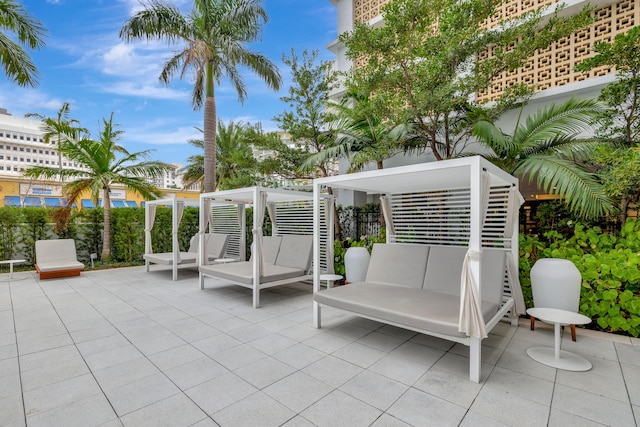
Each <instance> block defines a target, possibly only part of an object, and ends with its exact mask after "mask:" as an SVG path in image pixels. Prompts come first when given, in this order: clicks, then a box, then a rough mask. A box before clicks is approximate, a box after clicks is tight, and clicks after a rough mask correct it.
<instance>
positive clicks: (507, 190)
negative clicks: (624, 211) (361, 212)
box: [314, 156, 524, 381]
mask: <svg viewBox="0 0 640 427" xmlns="http://www.w3.org/2000/svg"><path fill="white" fill-rule="evenodd" d="M325 187H331V188H333V189H348V190H355V191H362V192H365V193H368V194H380V195H381V207H382V210H383V213H384V216H385V222H386V229H387V235H386V236H387V244H402V245H404V246H405V247H406V245H427V246H428V247H429V248H431V252H429V249H428V248H427V252H425V254H428V257H431V258H433V259H436V258H437V257H442V254H443V253H445V252H447V251H449V252H451V251H452V250H453V251H454V252H455V251H457V252H458V253H460V250H466V256H464V260H463V262H462V263H461V264H462V265H455V266H452V265H448V264H451V262H450V261H451V259H448V258H447V257H445V258H440V259H443V260H444V262H441V263H440V264H439V267H440V269H442V268H444V269H447V268H449V269H452V268H457V269H458V271H462V274H461V276H459V279H453V280H452V283H437V284H430V283H428V282H429V280H430V277H431V278H433V277H435V276H437V274H432V273H437V268H435V267H436V266H435V265H430V266H427V269H426V273H423V274H424V275H423V276H420V277H419V279H420V280H419V282H418V283H419V289H422V290H424V291H425V294H424V295H426V293H427V292H431V293H430V294H429V298H431V297H434V298H437V297H438V296H439V295H440V296H442V297H443V301H444V297H445V295H443V294H446V295H447V296H448V298H449V301H450V298H451V295H454V294H455V295H459V300H460V305H459V307H454V308H453V309H454V310H455V309H457V310H458V311H459V315H458V317H456V318H457V319H458V322H457V324H454V325H451V326H449V327H448V328H449V329H447V328H445V329H443V330H444V331H445V332H444V333H442V332H441V331H434V330H429V329H427V328H428V327H422V328H419V327H416V326H415V323H412V322H413V321H414V320H415V319H419V318H420V317H421V316H423V317H424V318H425V322H424V323H420V322H419V323H420V324H425V325H427V324H430V323H429V322H430V321H433V322H435V323H438V322H442V321H443V319H439V318H436V317H438V316H442V314H437V313H428V312H425V310H424V308H423V309H420V307H414V309H415V310H418V311H416V312H415V313H414V312H411V313H403V312H402V310H400V311H398V307H401V306H402V304H400V305H398V304H395V305H394V304H393V303H392V302H390V303H389V304H387V301H385V300H384V299H380V298H377V297H373V300H377V301H379V302H380V304H381V307H377V308H376V307H371V306H368V307H364V306H360V304H364V303H362V301H360V302H359V301H358V294H357V292H354V291H355V289H356V288H357V287H353V289H351V290H349V291H348V294H347V291H346V290H340V289H335V290H334V289H331V290H326V291H322V292H320V280H319V276H320V273H321V272H320V271H319V270H314V293H318V292H320V294H319V295H318V298H317V300H318V301H322V304H329V305H334V306H336V307H338V308H343V309H345V308H344V307H348V308H347V309H349V308H351V309H353V311H354V312H355V313H356V314H359V315H362V316H363V317H367V315H366V314H363V313H369V312H372V311H371V310H372V309H373V311H375V312H377V313H386V314H385V315H388V316H389V317H388V318H385V317H384V316H382V317H376V316H369V317H370V318H373V319H374V320H379V321H382V322H386V323H390V324H395V325H396V326H401V327H406V328H407V329H412V330H416V331H418V332H422V333H426V334H430V335H434V336H438V337H441V338H445V339H450V340H452V341H455V342H460V343H463V344H465V345H468V346H470V347H471V357H470V359H471V366H470V376H471V378H472V379H473V380H474V381H478V380H479V375H480V341H481V340H482V339H483V338H485V337H486V336H487V332H488V331H490V330H491V328H493V326H495V324H496V323H497V322H498V321H499V320H500V319H501V318H502V317H504V316H505V315H506V314H508V313H509V311H510V310H511V317H512V319H514V318H515V316H514V313H513V312H514V310H515V311H516V312H518V313H522V312H524V300H523V298H522V294H521V289H520V283H519V281H518V268H517V265H518V263H517V260H518V208H519V206H520V205H521V203H522V197H521V196H520V193H519V192H518V180H517V178H515V177H513V176H511V175H509V174H508V173H506V172H505V171H503V170H501V169H499V168H498V167H496V166H494V165H493V164H491V163H490V162H488V161H487V160H485V159H484V158H482V157H480V156H475V157H466V158H460V159H453V160H446V161H439V162H431V163H422V164H417V165H410V166H404V167H396V168H390V169H382V170H374V171H367V172H360V173H354V174H346V175H339V176H332V177H327V178H319V179H316V180H314V197H315V198H316V199H315V204H314V206H315V210H314V220H316V221H317V220H318V219H320V218H321V217H322V215H323V214H321V213H320V209H319V207H320V206H321V205H322V203H321V201H320V198H319V195H320V194H321V192H322V190H323V189H324V188H325ZM392 246H393V245H392ZM399 246H401V245H398V247H397V248H396V249H401V248H400V247H399ZM320 248H321V243H320V239H318V238H316V239H315V250H314V255H315V256H317V255H318V254H319V253H320ZM434 248H435V249H434ZM456 248H458V249H456ZM396 249H394V248H393V247H392V248H390V249H389V250H394V251H395V252H396V253H399V252H401V251H397V250H396ZM483 251H487V253H489V252H491V253H492V255H491V256H483ZM496 251H498V254H499V252H500V251H501V252H503V253H504V254H505V255H504V257H499V258H498V259H499V260H500V261H501V262H502V263H501V264H500V265H501V266H504V265H506V270H505V271H502V272H501V273H500V272H498V273H499V274H498V275H497V277H500V280H502V278H504V277H508V281H506V282H504V283H500V282H499V281H498V282H497V283H494V284H492V285H494V288H495V289H498V288H496V286H495V285H497V286H501V287H503V292H499V291H500V289H498V292H497V293H496V292H489V291H488V289H487V290H486V295H483V293H482V291H483V283H482V277H484V276H486V275H484V274H483V272H482V271H483V270H482V267H481V264H482V260H484V259H496V258H495V254H496ZM407 253H410V252H407ZM463 254H464V252H463ZM432 255H433V256H432ZM426 256H427V255H425V257H426ZM431 258H429V262H430V263H431V262H434V263H435V261H433V260H432V259H431ZM378 259H380V258H378ZM426 260H427V258H425V260H424V262H426ZM314 261H317V258H314ZM389 262H393V261H389ZM447 263H448V264H447ZM383 267H384V266H382V267H381V266H371V265H370V267H369V268H370V270H369V272H368V275H367V277H369V276H370V275H371V276H372V277H373V276H375V275H376V274H371V272H372V268H373V269H374V270H375V271H374V273H375V272H378V273H379V272H380V271H384V268H383ZM420 268H422V270H423V271H425V269H424V265H420V266H415V270H416V271H418V270H419V269H420ZM488 269H489V266H487V270H488ZM408 270H412V268H411V267H408ZM411 273H415V272H411ZM416 274H419V273H416ZM377 276H378V277H379V276H380V275H379V274H377ZM404 276H405V274H404V273H403V272H400V273H399V274H396V275H395V279H394V278H388V279H385V280H395V281H394V282H392V283H391V285H393V286H394V287H395V286H397V287H395V289H396V290H397V291H395V292H391V293H390V294H391V295H398V294H402V293H403V292H404V293H406V294H409V293H410V292H408V291H407V292H405V291H404V290H403V289H402V287H405V286H413V288H415V286H418V285H407V284H406V283H403V280H404V279H403V277H404ZM423 279H424V281H423ZM368 280H369V278H368V279H367V281H368ZM387 283H389V282H388V281H387ZM356 285H357V284H356ZM489 285H490V284H489V283H486V284H485V287H487V288H489ZM349 286H352V285H349ZM373 288H374V286H372V287H369V288H367V287H366V286H362V288H361V289H362V292H363V294H362V296H363V298H362V300H365V299H367V301H371V300H372V297H371V295H370V294H368V293H369V292H370V289H373ZM387 290H388V289H387V288H385V289H384V292H387ZM411 292H415V289H412V290H411ZM364 293H367V295H365V294H364ZM500 294H502V301H499V300H498V301H494V302H495V307H499V308H498V309H497V311H495V312H494V313H495V315H493V313H492V317H490V319H489V320H487V318H486V317H485V316H486V310H485V314H483V304H484V303H485V300H483V299H482V298H483V297H487V298H489V297H490V295H491V297H492V298H496V299H500V297H501V295H500ZM341 295H342V296H345V298H346V299H343V300H342V301H339V299H340V298H341ZM419 295H423V294H419ZM365 297H366V298H365ZM378 297H379V295H378ZM314 298H315V297H314ZM336 301H337V303H336ZM414 301H415V299H414ZM429 301H433V299H429ZM382 306H384V307H382ZM363 307H364V308H363ZM389 307H392V308H389ZM441 307H443V306H442V305H441V306H440V307H439V308H441ZM485 308H486V307H485ZM359 310H360V311H359ZM394 310H395V311H396V312H393V311H394ZM410 317H411V319H410ZM447 317H448V319H451V317H452V316H450V313H448V316H447ZM391 318H393V319H395V320H394V321H389V319H391ZM397 319H405V320H406V323H403V322H404V321H398V320H397ZM314 322H315V326H316V327H320V303H319V302H317V301H314Z"/></svg>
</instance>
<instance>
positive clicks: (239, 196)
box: [199, 187, 333, 308]
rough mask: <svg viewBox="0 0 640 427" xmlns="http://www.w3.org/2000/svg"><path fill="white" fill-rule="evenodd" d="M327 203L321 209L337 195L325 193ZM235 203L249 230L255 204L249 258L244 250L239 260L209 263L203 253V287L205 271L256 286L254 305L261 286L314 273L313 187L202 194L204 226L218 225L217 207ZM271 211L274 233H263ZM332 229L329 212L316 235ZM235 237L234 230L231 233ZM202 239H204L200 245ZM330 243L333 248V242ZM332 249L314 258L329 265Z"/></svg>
mask: <svg viewBox="0 0 640 427" xmlns="http://www.w3.org/2000/svg"><path fill="white" fill-rule="evenodd" d="M319 200H323V201H324V202H323V203H324V206H323V207H322V208H321V209H320V211H321V212H325V211H328V206H333V198H332V197H329V196H326V195H322V196H319ZM230 204H235V205H236V206H237V212H238V217H239V223H241V228H240V229H239V230H238V232H239V233H240V236H244V235H245V227H246V225H245V224H244V221H243V220H242V219H241V218H242V217H243V216H244V209H245V206H247V205H252V206H253V208H254V209H253V224H254V226H253V230H252V232H253V242H254V243H253V250H252V256H251V259H250V260H249V261H245V259H246V257H245V256H244V251H241V253H239V254H238V259H239V261H238V262H231V263H223V264H221V263H215V262H213V263H211V262H208V261H207V260H205V259H204V257H201V260H200V267H199V272H200V289H204V281H205V277H214V278H218V279H221V280H224V281H227V282H230V283H233V284H237V285H240V286H244V287H247V288H250V289H252V290H253V306H254V308H257V307H258V306H259V305H260V290H261V289H266V288H269V287H273V286H278V285H283V284H287V283H294V282H299V281H302V280H309V279H311V277H312V276H311V261H312V254H313V232H314V224H313V195H312V193H310V192H300V191H291V190H283V189H273V188H264V187H249V188H240V189H235V190H226V191H217V192H213V193H205V194H201V195H200V229H201V230H202V229H206V228H207V227H208V226H209V225H210V223H211V222H213V224H212V228H213V230H214V231H217V227H218V225H217V224H216V218H217V216H219V215H218V214H217V210H220V209H221V208H224V207H225V206H229V205H230ZM266 211H268V212H269V218H270V219H271V229H272V236H269V237H268V236H263V231H262V228H263V223H264V220H265V212H266ZM332 229H333V217H331V218H327V217H326V216H325V217H323V218H322V219H321V220H320V223H319V224H318V226H317V232H318V236H320V238H321V239H323V240H326V239H327V236H328V235H329V234H331V233H328V232H327V230H332ZM232 238H233V236H232ZM202 244H203V243H201V245H202ZM331 249H332V248H331ZM326 259H331V260H332V259H333V255H332V252H330V253H327V252H326V251H325V253H323V256H322V257H318V260H317V261H316V264H317V265H318V267H319V269H321V270H322V271H329V269H331V268H333V263H332V262H331V263H327V262H326Z"/></svg>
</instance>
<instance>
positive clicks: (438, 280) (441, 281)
mask: <svg viewBox="0 0 640 427" xmlns="http://www.w3.org/2000/svg"><path fill="white" fill-rule="evenodd" d="M467 251H468V248H461V247H456V246H431V249H430V250H429V263H428V265H427V271H426V274H425V275H424V282H423V286H422V288H423V289H425V290H429V291H435V292H442V293H445V294H451V295H460V277H461V275H462V264H463V263H464V257H465V255H466V254H467Z"/></svg>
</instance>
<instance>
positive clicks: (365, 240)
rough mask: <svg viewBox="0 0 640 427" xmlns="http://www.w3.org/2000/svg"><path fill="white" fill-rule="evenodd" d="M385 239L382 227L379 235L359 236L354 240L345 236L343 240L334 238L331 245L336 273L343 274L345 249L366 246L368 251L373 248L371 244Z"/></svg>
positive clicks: (382, 241) (383, 241)
mask: <svg viewBox="0 0 640 427" xmlns="http://www.w3.org/2000/svg"><path fill="white" fill-rule="evenodd" d="M386 241H387V237H386V233H385V230H384V229H382V230H381V231H380V236H375V235H371V236H361V237H360V238H359V239H357V240H354V239H351V238H347V239H346V240H344V241H342V242H341V241H339V240H336V241H335V242H334V245H333V251H334V252H333V254H334V263H333V268H334V271H335V272H336V274H341V275H343V276H344V273H345V269H344V255H345V254H346V253H347V249H349V248H352V247H353V248H356V247H359V248H367V250H368V251H369V253H371V251H372V250H373V245H374V244H375V243H385V242H386Z"/></svg>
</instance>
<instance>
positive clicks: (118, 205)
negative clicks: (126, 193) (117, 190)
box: [111, 200, 126, 208]
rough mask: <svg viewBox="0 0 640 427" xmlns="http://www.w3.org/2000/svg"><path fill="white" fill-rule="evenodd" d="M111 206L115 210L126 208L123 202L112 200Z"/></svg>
mask: <svg viewBox="0 0 640 427" xmlns="http://www.w3.org/2000/svg"><path fill="white" fill-rule="evenodd" d="M111 204H112V205H113V207H114V208H126V206H125V204H124V201H122V200H112V201H111Z"/></svg>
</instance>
